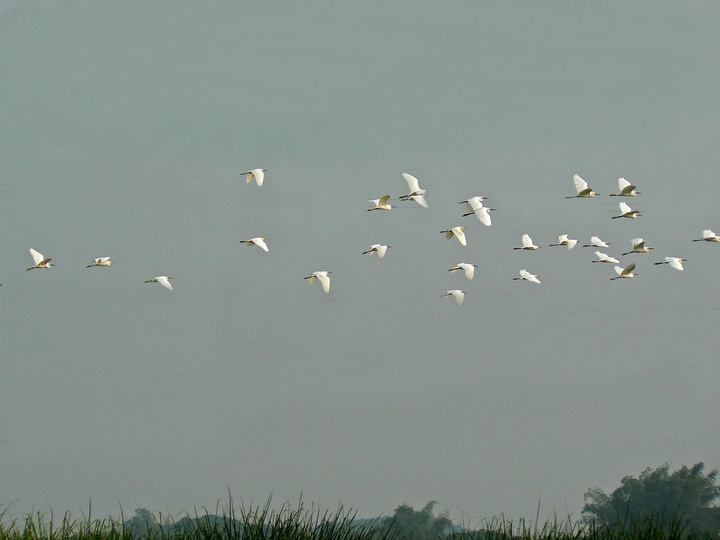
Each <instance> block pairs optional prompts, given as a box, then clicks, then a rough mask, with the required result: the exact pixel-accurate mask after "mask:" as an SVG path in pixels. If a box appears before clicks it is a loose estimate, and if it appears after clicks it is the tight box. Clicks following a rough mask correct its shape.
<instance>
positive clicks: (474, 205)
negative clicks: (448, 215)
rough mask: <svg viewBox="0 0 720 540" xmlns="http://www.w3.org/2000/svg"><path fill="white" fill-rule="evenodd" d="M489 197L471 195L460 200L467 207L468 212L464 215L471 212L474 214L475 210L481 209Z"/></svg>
mask: <svg viewBox="0 0 720 540" xmlns="http://www.w3.org/2000/svg"><path fill="white" fill-rule="evenodd" d="M485 199H487V197H485V195H478V196H476V197H470V198H469V199H465V200H464V201H460V202H459V203H458V204H464V205H465V207H466V208H467V211H468V213H467V214H463V216H469V215H470V214H473V213H474V212H475V210H479V209H480V208H482V207H483V203H482V202H483V201H484V200H485Z"/></svg>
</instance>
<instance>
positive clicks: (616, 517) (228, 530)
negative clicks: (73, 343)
mask: <svg viewBox="0 0 720 540" xmlns="http://www.w3.org/2000/svg"><path fill="white" fill-rule="evenodd" d="M703 469H704V465H703V464H702V463H698V464H696V465H694V466H693V467H690V468H688V467H685V466H683V467H681V468H680V469H679V470H677V471H675V472H672V473H671V472H670V467H669V465H667V464H665V465H663V466H661V467H659V468H657V469H654V470H653V469H646V470H645V471H643V473H642V474H640V476H639V477H638V478H634V477H632V476H627V477H625V478H623V479H622V482H621V485H620V487H619V488H617V489H616V490H615V491H613V492H612V493H611V494H610V495H606V494H605V493H603V492H602V490H600V489H598V488H594V489H591V490H589V491H588V492H587V493H586V494H585V506H584V508H583V519H582V520H580V521H573V520H571V519H570V518H568V519H567V520H565V521H558V520H557V519H555V520H551V521H548V522H547V523H545V524H544V525H542V526H540V524H539V523H538V520H537V519H536V520H535V521H534V522H532V521H525V520H520V521H511V520H505V519H503V518H500V519H498V518H495V519H492V520H489V521H485V522H483V524H482V526H481V527H480V528H475V529H471V528H470V527H468V526H460V525H457V524H453V523H452V521H451V520H450V516H449V513H448V512H447V511H444V512H441V513H440V514H439V515H437V516H436V515H435V514H434V513H433V508H434V507H435V505H436V504H437V503H436V502H435V501H430V502H429V503H427V504H426V505H425V506H424V507H423V508H422V509H421V510H414V509H413V508H412V507H411V506H409V505H407V504H403V505H401V506H399V507H398V508H396V509H395V511H394V513H393V515H391V516H386V517H381V518H376V519H356V515H355V513H354V512H351V511H346V510H345V509H344V508H343V507H342V506H341V507H339V508H338V509H337V510H335V511H334V512H329V511H321V510H320V509H319V508H315V507H314V506H311V507H310V508H305V507H304V506H303V503H302V501H300V503H299V505H298V507H297V508H293V507H291V506H290V505H289V504H287V503H286V504H284V505H282V507H281V508H280V509H279V510H273V509H272V508H271V505H270V501H269V500H268V502H267V503H266V504H265V505H264V506H262V507H260V506H257V507H250V508H249V509H246V508H244V507H241V508H239V509H236V508H235V507H234V506H233V502H232V498H230V501H229V504H228V506H227V507H222V508H221V507H220V506H218V508H216V511H215V513H214V514H211V513H209V512H207V511H205V512H204V514H202V515H199V514H197V513H196V514H195V515H194V516H190V515H185V516H183V517H182V518H180V519H176V518H175V517H171V516H166V517H164V518H163V516H162V515H160V514H159V515H157V516H156V515H154V514H152V513H151V512H149V511H148V510H145V509H138V510H136V511H135V514H134V516H133V517H132V518H130V519H127V520H124V519H122V518H121V519H120V520H119V521H115V520H113V519H110V518H108V519H105V520H91V519H90V517H89V515H88V517H87V518H86V519H83V520H82V521H80V520H74V519H72V518H71V516H70V514H69V513H66V514H65V515H63V516H62V518H61V519H60V520H59V522H58V521H57V520H56V519H55V517H54V516H53V514H52V512H49V513H42V512H37V513H35V514H29V515H27V516H26V517H25V519H24V520H23V521H20V522H18V521H10V522H8V520H7V519H5V518H6V516H5V514H4V513H3V512H1V511H0V540H145V539H147V540H285V539H287V540H296V539H302V540H320V539H323V540H325V539H329V540H396V539H397V540H400V539H402V540H435V539H440V540H465V539H468V540H717V539H718V537H720V507H718V506H712V503H713V502H714V501H715V500H716V499H717V498H719V497H720V487H718V486H716V485H715V481H716V479H717V476H718V471H716V470H713V471H711V472H710V473H708V474H703Z"/></svg>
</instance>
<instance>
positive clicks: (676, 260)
mask: <svg viewBox="0 0 720 540" xmlns="http://www.w3.org/2000/svg"><path fill="white" fill-rule="evenodd" d="M685 261H687V259H683V258H682V257H665V260H664V261H663V262H656V263H655V264H669V265H670V266H672V267H673V268H674V269H675V270H685V269H684V268H683V265H682V263H684V262H685Z"/></svg>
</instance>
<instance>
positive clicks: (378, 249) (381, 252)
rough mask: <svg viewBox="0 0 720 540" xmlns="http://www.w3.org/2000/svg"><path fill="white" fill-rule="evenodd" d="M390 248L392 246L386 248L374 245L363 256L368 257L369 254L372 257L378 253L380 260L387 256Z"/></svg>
mask: <svg viewBox="0 0 720 540" xmlns="http://www.w3.org/2000/svg"><path fill="white" fill-rule="evenodd" d="M389 247H392V246H386V245H384V244H372V245H371V246H370V249H368V250H367V251H363V252H362V254H363V255H366V254H368V253H369V254H370V255H372V254H373V253H377V256H378V259H382V258H383V257H384V256H385V252H386V251H387V249H388V248H389Z"/></svg>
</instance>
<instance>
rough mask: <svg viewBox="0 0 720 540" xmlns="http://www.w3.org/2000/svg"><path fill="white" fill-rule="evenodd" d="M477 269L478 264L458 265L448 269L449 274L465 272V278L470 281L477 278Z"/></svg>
mask: <svg viewBox="0 0 720 540" xmlns="http://www.w3.org/2000/svg"><path fill="white" fill-rule="evenodd" d="M476 268H477V264H471V263H457V264H456V265H455V266H453V267H452V268H449V269H448V272H452V273H453V274H454V273H455V272H457V271H458V270H463V271H464V272H465V277H466V278H468V279H472V278H473V277H474V276H475V269H476Z"/></svg>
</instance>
